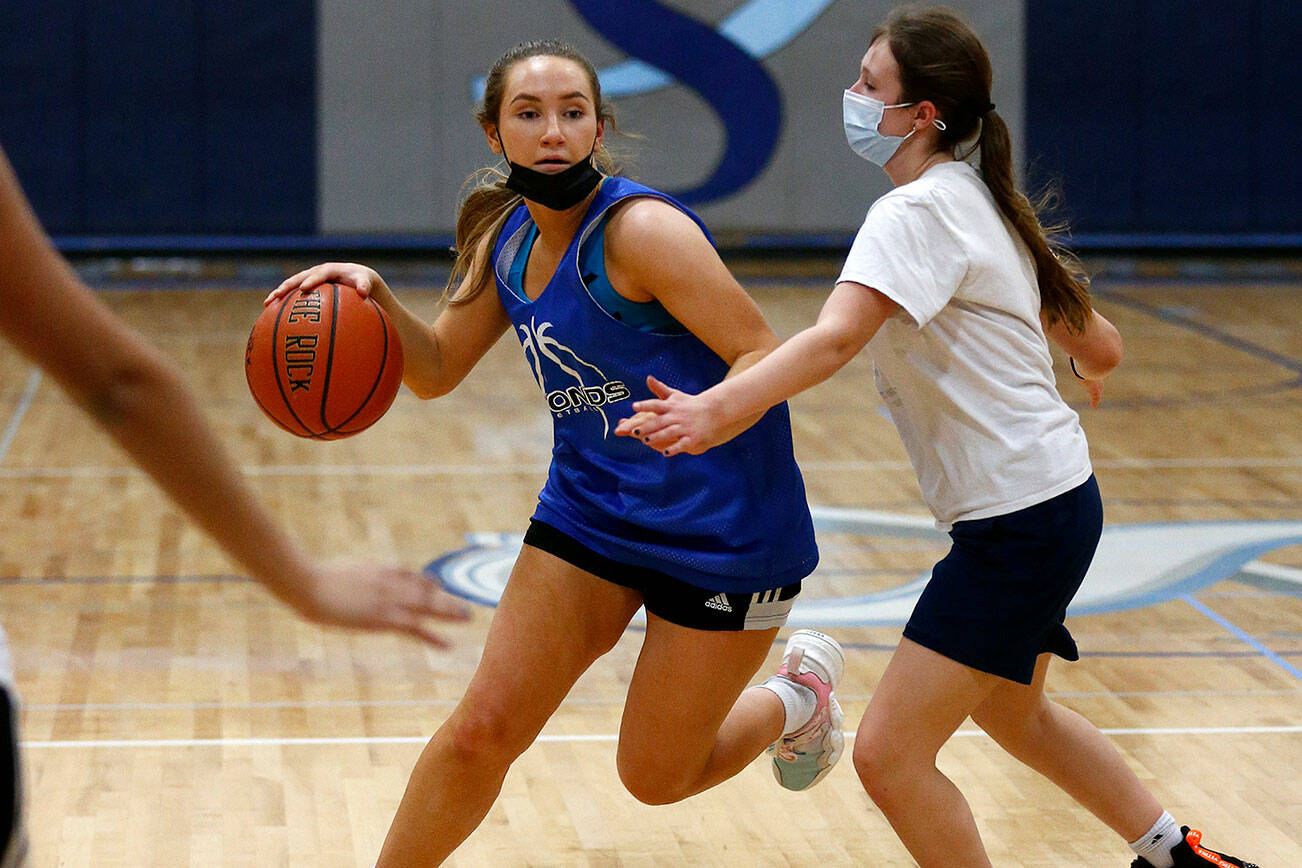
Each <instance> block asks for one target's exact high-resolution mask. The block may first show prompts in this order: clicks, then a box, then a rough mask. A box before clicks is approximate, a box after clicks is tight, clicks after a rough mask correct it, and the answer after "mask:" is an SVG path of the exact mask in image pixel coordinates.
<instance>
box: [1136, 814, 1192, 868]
mask: <svg viewBox="0 0 1302 868" xmlns="http://www.w3.org/2000/svg"><path fill="white" fill-rule="evenodd" d="M1183 840H1184V836H1183V835H1181V834H1180V827H1179V826H1177V825H1176V822H1175V818H1174V817H1172V816H1171V815H1170V814H1169V813H1167V812H1166V811H1163V812H1162V816H1160V817H1158V818H1157V822H1156V823H1154V824H1153V828H1151V829H1149V830H1148V831H1147V832H1145V833H1144V834H1142V835H1140V836H1139V839H1138V840H1136V841H1131V842H1130V849H1131V850H1134V851H1135V855H1136V856H1142V857H1144V859H1146V860H1148V862H1149V863H1150V864H1151V865H1152V866H1153V868H1172V866H1173V865H1175V860H1174V859H1172V858H1171V848H1172V847H1174V846H1176V845H1177V844H1179V843H1180V842H1181V841H1183Z"/></svg>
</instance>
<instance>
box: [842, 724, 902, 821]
mask: <svg viewBox="0 0 1302 868" xmlns="http://www.w3.org/2000/svg"><path fill="white" fill-rule="evenodd" d="M851 760H852V762H853V763H854V771H855V774H857V775H858V776H859V782H860V783H861V784H863V788H864V789H865V790H867V791H868V795H869V797H870V798H871V799H872V800H873V802H874V803H875V804H877V805H878V806H881V805H883V804H884V803H888V802H889V801H890V799H891V797H892V795H893V794H894V793H896V792H898V791H899V789H900V787H899V781H900V776H901V775H907V774H908V773H909V772H908V763H907V758H906V757H905V756H904V755H903V754H902V753H901V752H900V751H898V750H896V749H894V748H893V747H892V745H891V743H890V739H889V737H888V736H887V735H886V734H885V733H876V732H862V731H861V732H860V733H858V735H857V736H856V737H855V741H854V752H853V753H852V754H851Z"/></svg>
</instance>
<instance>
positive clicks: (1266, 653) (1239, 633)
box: [1180, 594, 1302, 679]
mask: <svg viewBox="0 0 1302 868" xmlns="http://www.w3.org/2000/svg"><path fill="white" fill-rule="evenodd" d="M1180 599H1182V600H1184V601H1185V602H1186V603H1188V604H1189V605H1190V606H1193V607H1194V609H1196V610H1198V611H1199V612H1201V613H1202V614H1204V615H1206V616H1207V617H1208V618H1210V619H1211V620H1213V621H1215V622H1216V623H1217V624H1220V625H1221V626H1222V627H1224V628H1225V629H1226V630H1228V631H1229V632H1230V633H1232V634H1234V635H1235V636H1236V637H1238V639H1239V640H1241V641H1242V642H1245V643H1247V644H1248V645H1251V646H1252V647H1253V648H1256V649H1257V651H1258V652H1260V654H1261V655H1262V656H1263V657H1265V658H1266V659H1267V660H1269V661H1271V662H1272V663H1274V664H1276V665H1278V666H1279V667H1280V668H1281V669H1283V670H1284V671H1285V672H1287V673H1289V674H1290V675H1292V676H1293V677H1294V678H1298V679H1302V669H1298V668H1297V667H1296V666H1294V665H1293V664H1292V663H1289V662H1288V661H1287V660H1285V659H1284V658H1283V657H1282V656H1281V655H1280V654H1278V653H1277V652H1275V651H1272V650H1270V649H1269V648H1267V647H1266V646H1265V645H1263V644H1262V643H1261V642H1259V641H1258V640H1257V638H1256V637H1255V636H1253V635H1252V634H1251V633H1249V632H1248V631H1246V630H1244V629H1242V628H1240V627H1238V626H1237V625H1235V624H1233V623H1232V622H1231V621H1229V620H1228V619H1227V618H1224V617H1222V616H1221V615H1219V614H1217V613H1216V612H1215V611H1213V610H1212V609H1211V608H1210V607H1208V606H1206V605H1204V604H1203V603H1200V602H1199V601H1198V600H1196V599H1194V597H1193V595H1192V594H1185V595H1184V596H1182V597H1181V598H1180ZM1286 653H1293V654H1296V653H1298V652H1286Z"/></svg>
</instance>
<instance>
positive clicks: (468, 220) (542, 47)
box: [443, 39, 618, 304]
mask: <svg viewBox="0 0 1302 868" xmlns="http://www.w3.org/2000/svg"><path fill="white" fill-rule="evenodd" d="M539 56H544V57H563V58H565V59H567V60H572V61H574V62H575V63H577V64H578V65H579V66H580V67H582V68H583V72H584V74H585V75H586V76H587V79H588V84H589V86H590V87H591V88H592V102H593V105H594V106H595V107H596V112H597V119H598V120H599V121H602V122H605V123H606V125H607V126H609V127H610V128H612V129H614V130H616V131H618V126H617V125H616V123H615V116H614V113H613V111H612V110H611V108H610V106H608V105H607V104H606V103H605V102H604V101H603V100H602V98H601V84H600V82H599V81H598V80H597V71H596V69H594V68H593V66H592V64H591V63H590V62H589V61H588V59H587V58H586V57H584V56H583V55H582V54H580V53H579V52H578V51H577V50H575V49H574V48H573V47H571V46H570V45H569V44H567V43H565V42H560V41H558V40H551V39H548V40H540V41H535V42H522V43H520V44H519V45H517V46H515V47H514V48H512V49H511V50H510V51H508V52H506V53H505V54H503V55H502V56H501V57H499V58H498V59H497V62H496V63H494V64H493V68H492V69H491V70H489V73H488V78H487V80H486V81H485V83H484V99H483V101H482V102H481V103H480V105H479V106H478V108H477V109H476V110H475V120H477V121H479V125H480V126H481V127H487V126H493V127H496V126H497V123H498V119H499V117H500V114H501V111H502V96H503V91H504V90H505V89H506V77H507V74H508V73H510V71H511V67H512V66H514V65H515V64H516V63H518V62H519V61H521V60H524V59H526V58H529V57H539ZM596 160H597V165H598V167H599V168H601V169H602V171H604V172H606V173H607V174H613V173H614V172H615V166H614V162H613V160H612V159H611V157H610V154H609V153H608V152H607V151H606V149H605V147H604V146H603V147H600V148H598V149H597V152H596ZM506 178H507V175H506V173H505V172H504V171H503V170H502V169H501V168H498V167H496V166H489V167H487V168H483V169H479V170H478V171H476V172H474V173H472V174H471V175H470V177H468V178H467V179H466V183H465V184H464V185H463V187H462V189H463V190H467V191H468V192H466V194H465V195H464V197H463V198H462V200H461V204H460V206H459V207H458V209H457V234H456V246H455V247H454V248H453V249H452V250H453V253H455V254H456V261H455V262H454V263H453V265H452V274H451V276H450V277H449V278H448V285H447V286H446V287H445V288H444V291H443V294H444V297H445V298H446V299H447V300H448V303H449V304H465V303H466V302H468V301H470V300H471V299H472V298H474V297H475V296H477V295H479V293H481V292H483V291H484V289H485V288H487V287H488V286H491V285H492V274H493V270H492V266H491V263H490V262H489V261H487V259H485V260H482V261H480V262H478V263H477V264H478V271H477V272H476V273H475V274H473V275H472V274H471V273H470V272H471V268H472V267H473V266H474V265H476V262H475V251H476V250H477V249H478V248H479V245H480V243H481V242H483V241H484V239H485V237H487V239H488V244H489V245H490V246H491V245H492V244H495V243H496V240H497V235H498V233H499V232H501V231H502V225H503V224H504V223H506V218H507V217H508V216H510V214H511V212H512V211H514V210H515V209H516V207H517V206H519V204H520V203H521V202H522V201H524V200H523V199H522V197H521V196H520V194H519V193H516V192H515V191H513V190H508V189H507V188H506ZM467 276H469V277H470V282H469V284H468V285H467V286H466V288H465V290H464V291H462V292H459V293H455V294H454V292H455V290H456V287H457V286H459V285H460V284H461V282H462V281H463V280H464V279H465V278H466V277H467Z"/></svg>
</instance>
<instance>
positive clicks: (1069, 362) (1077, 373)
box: [1067, 356, 1085, 380]
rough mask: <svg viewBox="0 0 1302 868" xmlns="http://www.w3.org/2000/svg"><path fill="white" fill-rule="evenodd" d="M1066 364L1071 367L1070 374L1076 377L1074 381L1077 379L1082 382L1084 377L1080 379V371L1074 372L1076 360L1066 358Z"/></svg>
mask: <svg viewBox="0 0 1302 868" xmlns="http://www.w3.org/2000/svg"><path fill="white" fill-rule="evenodd" d="M1067 363H1068V364H1069V365H1071V372H1072V373H1073V374H1075V375H1076V379H1078V380H1083V379H1085V378H1084V377H1082V376H1081V375H1080V371H1078V370H1076V360H1075V359H1073V358H1072V357H1071V356H1068V357H1067Z"/></svg>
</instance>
